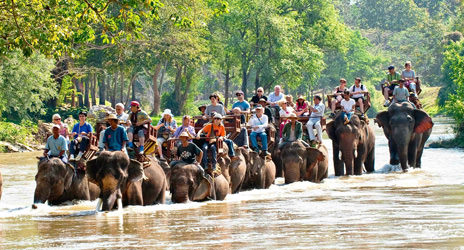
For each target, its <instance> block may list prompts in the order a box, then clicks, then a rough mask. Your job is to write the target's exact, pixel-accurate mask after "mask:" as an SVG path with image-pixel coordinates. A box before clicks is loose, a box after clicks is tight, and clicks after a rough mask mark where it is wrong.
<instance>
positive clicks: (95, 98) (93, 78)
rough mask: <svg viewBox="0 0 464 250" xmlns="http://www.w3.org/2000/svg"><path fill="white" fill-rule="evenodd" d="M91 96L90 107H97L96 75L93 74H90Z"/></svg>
mask: <svg viewBox="0 0 464 250" xmlns="http://www.w3.org/2000/svg"><path fill="white" fill-rule="evenodd" d="M90 91H91V94H92V106H95V105H97V74H96V73H93V74H92V88H91V90H90Z"/></svg>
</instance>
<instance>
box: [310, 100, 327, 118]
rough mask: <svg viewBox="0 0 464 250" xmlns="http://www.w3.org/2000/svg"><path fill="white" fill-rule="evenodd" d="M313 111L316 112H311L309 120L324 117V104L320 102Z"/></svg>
mask: <svg viewBox="0 0 464 250" xmlns="http://www.w3.org/2000/svg"><path fill="white" fill-rule="evenodd" d="M313 108H315V109H317V112H314V111H313V112H311V115H310V116H309V117H310V118H316V117H323V116H324V111H325V105H324V103H322V102H320V103H319V104H316V105H314V107H313Z"/></svg>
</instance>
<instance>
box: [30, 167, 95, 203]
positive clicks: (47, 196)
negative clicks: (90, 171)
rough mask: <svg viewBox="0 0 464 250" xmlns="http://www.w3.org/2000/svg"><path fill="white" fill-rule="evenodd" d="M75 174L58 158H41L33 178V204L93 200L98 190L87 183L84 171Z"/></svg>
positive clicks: (72, 169) (71, 168)
mask: <svg viewBox="0 0 464 250" xmlns="http://www.w3.org/2000/svg"><path fill="white" fill-rule="evenodd" d="M76 172H77V173H74V168H73V167H72V166H71V165H70V164H64V163H63V162H62V161H61V160H60V159H58V158H51V159H48V158H41V159H40V161H39V163H38V171H37V174H36V176H35V182H36V188H35V192H34V204H37V203H45V202H46V201H48V204H49V205H58V204H60V203H63V202H65V201H71V200H91V199H95V198H96V197H97V196H98V193H99V192H100V191H99V189H98V188H97V187H96V186H95V185H94V184H92V183H89V181H88V179H87V176H86V174H85V172H84V171H82V170H77V171H76ZM33 207H34V208H35V207H36V206H33Z"/></svg>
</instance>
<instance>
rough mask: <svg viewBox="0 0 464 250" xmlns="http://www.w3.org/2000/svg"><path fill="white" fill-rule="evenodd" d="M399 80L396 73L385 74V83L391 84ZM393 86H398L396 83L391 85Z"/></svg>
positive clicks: (398, 75)
mask: <svg viewBox="0 0 464 250" xmlns="http://www.w3.org/2000/svg"><path fill="white" fill-rule="evenodd" d="M399 80H401V75H400V74H399V73H398V72H395V74H393V75H392V74H390V73H388V74H387V82H389V83H391V82H392V81H399ZM393 84H398V83H393Z"/></svg>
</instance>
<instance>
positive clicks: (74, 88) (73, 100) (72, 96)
mask: <svg viewBox="0 0 464 250" xmlns="http://www.w3.org/2000/svg"><path fill="white" fill-rule="evenodd" d="M73 80H74V79H73ZM71 107H73V108H75V107H76V86H73V91H72V93H71Z"/></svg>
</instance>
